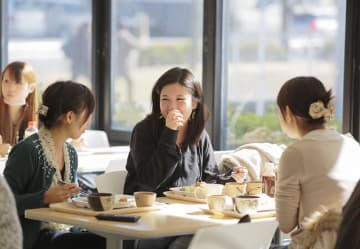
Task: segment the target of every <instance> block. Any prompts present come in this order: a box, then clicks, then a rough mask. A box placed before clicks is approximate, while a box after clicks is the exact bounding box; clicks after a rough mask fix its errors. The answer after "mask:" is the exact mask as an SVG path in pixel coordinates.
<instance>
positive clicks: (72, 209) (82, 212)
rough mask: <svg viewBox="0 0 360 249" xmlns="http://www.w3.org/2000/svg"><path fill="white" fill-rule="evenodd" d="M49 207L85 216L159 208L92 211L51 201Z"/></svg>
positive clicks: (138, 211)
mask: <svg viewBox="0 0 360 249" xmlns="http://www.w3.org/2000/svg"><path fill="white" fill-rule="evenodd" d="M49 207H50V209H53V210H55V211H58V212H64V213H71V214H79V215H86V216H95V215H98V214H131V213H141V212H149V211H157V210H160V208H159V207H157V206H153V207H127V208H119V209H113V210H109V211H94V210H92V209H89V208H82V207H76V206H75V205H74V204H73V203H70V202H60V203H53V204H50V206H49Z"/></svg>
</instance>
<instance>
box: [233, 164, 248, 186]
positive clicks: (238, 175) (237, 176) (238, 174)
mask: <svg viewBox="0 0 360 249" xmlns="http://www.w3.org/2000/svg"><path fill="white" fill-rule="evenodd" d="M247 174H248V170H247V169H246V168H245V167H241V166H240V167H239V166H237V167H233V168H232V173H231V177H232V178H234V180H235V181H236V182H244V180H245V178H246V177H247Z"/></svg>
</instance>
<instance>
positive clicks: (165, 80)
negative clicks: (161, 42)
mask: <svg viewBox="0 0 360 249" xmlns="http://www.w3.org/2000/svg"><path fill="white" fill-rule="evenodd" d="M174 83H177V84H180V85H182V86H184V87H186V88H187V89H190V91H191V95H192V98H193V101H197V107H196V109H195V110H193V112H192V114H191V117H190V119H189V120H188V124H187V129H186V135H185V139H184V141H183V144H182V145H181V146H182V147H183V148H185V147H187V146H188V145H194V144H196V143H198V142H199V140H200V137H201V134H202V132H203V130H204V128H205V123H206V121H207V119H208V117H209V112H208V109H207V107H206V105H205V104H204V98H203V95H202V87H201V84H200V83H199V82H197V81H195V80H194V75H193V74H192V73H191V72H190V70H188V69H186V68H180V67H174V68H171V69H169V70H168V71H166V72H165V73H164V74H163V75H161V76H160V78H159V79H158V80H157V81H156V83H155V85H154V87H153V89H152V93H151V99H152V112H151V114H150V115H149V116H148V118H150V119H152V121H153V126H154V127H153V128H154V129H153V131H154V133H155V134H154V135H155V136H159V132H160V130H161V129H162V127H164V125H165V120H164V119H163V118H160V117H161V111H160V93H161V90H162V89H163V88H164V87H165V86H167V85H170V84H174Z"/></svg>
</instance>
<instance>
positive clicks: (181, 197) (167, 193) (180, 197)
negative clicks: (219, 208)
mask: <svg viewBox="0 0 360 249" xmlns="http://www.w3.org/2000/svg"><path fill="white" fill-rule="evenodd" d="M163 194H164V195H165V196H166V197H167V198H170V199H177V200H182V201H188V202H196V203H207V200H206V199H199V198H195V197H190V196H184V195H179V194H176V193H174V192H173V191H165V192H164V193H163Z"/></svg>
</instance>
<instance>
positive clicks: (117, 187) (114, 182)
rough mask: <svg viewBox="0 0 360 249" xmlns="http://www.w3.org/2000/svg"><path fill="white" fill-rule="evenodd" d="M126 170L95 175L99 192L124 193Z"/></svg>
mask: <svg viewBox="0 0 360 249" xmlns="http://www.w3.org/2000/svg"><path fill="white" fill-rule="evenodd" d="M126 175H127V171H126V170H117V171H111V172H108V173H105V174H102V175H97V176H96V177H95V183H96V188H97V190H98V192H102V193H112V194H123V193H124V184H125V178H126Z"/></svg>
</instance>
